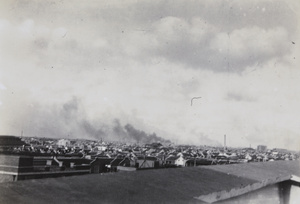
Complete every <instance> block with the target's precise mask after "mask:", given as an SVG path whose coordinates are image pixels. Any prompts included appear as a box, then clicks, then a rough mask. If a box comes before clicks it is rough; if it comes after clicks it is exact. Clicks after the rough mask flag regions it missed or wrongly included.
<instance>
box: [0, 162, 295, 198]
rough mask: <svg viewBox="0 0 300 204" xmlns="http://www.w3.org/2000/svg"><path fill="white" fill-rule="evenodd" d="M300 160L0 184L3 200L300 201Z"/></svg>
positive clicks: (88, 175) (0, 194)
mask: <svg viewBox="0 0 300 204" xmlns="http://www.w3.org/2000/svg"><path fill="white" fill-rule="evenodd" d="M299 177H300V165H299V161H276V162H264V163H262V162H261V163H245V164H233V165H219V166H201V167H200V166H199V167H189V168H175V169H158V170H146V171H135V172H118V173H107V174H87V175H82V176H71V177H61V178H47V179H37V180H36V179H34V180H25V181H18V182H6V183H0V203H213V202H216V203H264V204H267V203H272V204H273V203H299V200H300V193H299V183H300V181H299Z"/></svg>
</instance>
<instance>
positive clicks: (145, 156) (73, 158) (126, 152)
mask: <svg viewBox="0 0 300 204" xmlns="http://www.w3.org/2000/svg"><path fill="white" fill-rule="evenodd" d="M0 156H1V160H0V161H1V164H0V168H1V171H2V172H6V174H5V178H2V180H4V181H5V180H15V181H16V180H23V179H30V178H39V177H56V176H66V175H74V174H85V173H105V172H117V171H136V170H140V169H158V168H176V167H191V166H199V165H224V164H237V163H248V162H271V161H277V160H298V159H299V152H295V151H289V150H287V149H279V148H275V149H268V147H267V146H266V145H259V146H257V148H255V149H254V148H251V147H245V148H231V147H227V146H226V137H224V146H223V147H214V146H206V145H202V146H194V145H175V144H173V143H171V142H169V141H168V142H167V143H161V142H159V141H158V142H153V143H149V144H136V143H124V142H107V141H103V140H85V139H63V138H41V137H16V136H7V135H2V136H0ZM12 157H16V158H18V159H12ZM7 166H15V167H16V168H14V169H11V168H8V167H7ZM9 172H10V173H11V176H9ZM2 177H3V175H2Z"/></svg>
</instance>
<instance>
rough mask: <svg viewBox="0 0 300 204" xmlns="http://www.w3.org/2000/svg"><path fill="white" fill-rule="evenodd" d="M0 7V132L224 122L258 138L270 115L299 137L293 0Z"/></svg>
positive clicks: (205, 131) (208, 129) (234, 132)
mask: <svg viewBox="0 0 300 204" xmlns="http://www.w3.org/2000/svg"><path fill="white" fill-rule="evenodd" d="M2 5H3V6H2ZM297 5H298V6H297ZM0 10H1V12H0V19H1V20H0V81H1V84H2V85H3V86H4V87H5V88H6V89H1V88H0V100H1V103H2V104H1V106H0V113H1V114H0V115H1V123H0V125H1V128H0V129H1V130H2V131H3V134H8V133H10V134H19V132H20V131H21V129H24V132H25V133H26V132H28V133H29V134H38V135H43V134H45V133H47V134H48V135H56V136H65V135H66V136H67V135H68V134H69V135H73V136H74V137H75V136H76V137H77V135H78V136H80V135H87V136H91V137H98V136H99V135H102V136H103V137H106V136H107V137H108V135H109V136H111V135H114V134H113V133H114V132H115V133H118V134H120V135H122V137H123V138H127V139H129V137H128V131H129V130H132V132H139V131H140V130H142V132H144V133H145V134H146V135H148V136H149V135H152V134H150V133H153V132H155V133H156V134H157V135H159V136H161V137H163V138H165V139H174V138H175V139H176V140H178V141H177V142H185V143H188V142H189V141H190V142H193V143H197V142H199V144H202V143H201V142H202V141H201V140H198V138H199V137H200V135H204V136H205V137H207V138H209V139H211V140H212V141H217V142H221V143H222V140H223V135H224V134H227V135H228V138H234V139H232V140H230V139H228V141H231V143H230V144H232V145H235V146H237V145H241V144H242V145H246V146H248V145H249V141H250V140H249V138H247V137H246V136H247V135H250V136H251V137H253V138H254V139H253V142H256V141H257V142H259V141H268V139H270V138H272V137H271V136H270V135H273V134H274V132H273V131H271V130H272V127H277V130H278V132H280V134H283V135H284V133H285V130H289V138H296V137H298V135H297V134H296V133H297V132H299V127H298V119H297V117H298V115H299V108H298V104H299V100H300V99H299V97H298V94H297V93H298V92H299V91H300V90H299V88H298V87H300V86H299V82H298V81H299V80H298V78H299V69H298V67H299V59H298V57H297V56H299V43H298V41H299V36H300V35H299V20H298V12H296V11H298V10H299V3H289V2H285V1H276V2H274V1H251V2H248V1H247V2H246V1H230V2H224V1H201V2H197V3H196V2H194V1H174V2H172V4H170V3H168V2H165V1H152V2H150V1H139V2H134V1H130V2H128V1H125V2H123V3H119V2H116V1H109V2H107V1H101V2H94V1H89V2H84V3H82V2H81V1H77V2H76V1H75V3H74V2H66V1H51V2H42V1H7V2H4V3H1V8H0ZM291 41H293V42H295V44H292V43H291ZM1 87H2V86H1ZM196 96H201V100H197V101H194V102H195V103H194V104H193V106H191V105H190V100H191V98H192V97H196ZM73 97H74V98H75V99H74V98H73ZM70 99H72V100H70ZM82 110H84V111H82ZM51 118H52V119H51ZM53 118H55V119H53ZM57 118H59V121H57ZM73 118H74V120H72V119H73ZM115 118H117V119H118V120H119V123H118V122H116V121H115V122H113V121H114V119H115ZM126 124H130V125H131V126H132V127H133V128H134V129H133V128H129V127H130V126H127V129H128V131H127V130H126V129H125V126H126ZM79 127H80V128H79ZM262 127H268V128H266V129H263V128H262ZM135 130H136V131H135ZM191 130H193V131H191ZM144 133H141V134H142V135H144ZM277 136H278V134H277ZM260 138H262V139H260ZM256 139H257V140H256ZM203 141H207V142H212V141H209V140H206V139H205V138H203ZM275 144H278V145H281V144H283V143H275V142H274V144H273V145H275ZM252 145H254V143H253V144H252Z"/></svg>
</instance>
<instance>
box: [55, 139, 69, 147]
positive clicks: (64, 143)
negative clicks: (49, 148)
mask: <svg viewBox="0 0 300 204" xmlns="http://www.w3.org/2000/svg"><path fill="white" fill-rule="evenodd" d="M56 144H57V145H58V146H59V147H67V146H69V145H70V144H71V142H70V140H66V139H60V140H58V141H57V143H56Z"/></svg>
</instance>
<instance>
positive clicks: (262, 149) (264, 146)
mask: <svg viewBox="0 0 300 204" xmlns="http://www.w3.org/2000/svg"><path fill="white" fill-rule="evenodd" d="M257 151H258V152H267V146H266V145H258V146H257Z"/></svg>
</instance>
